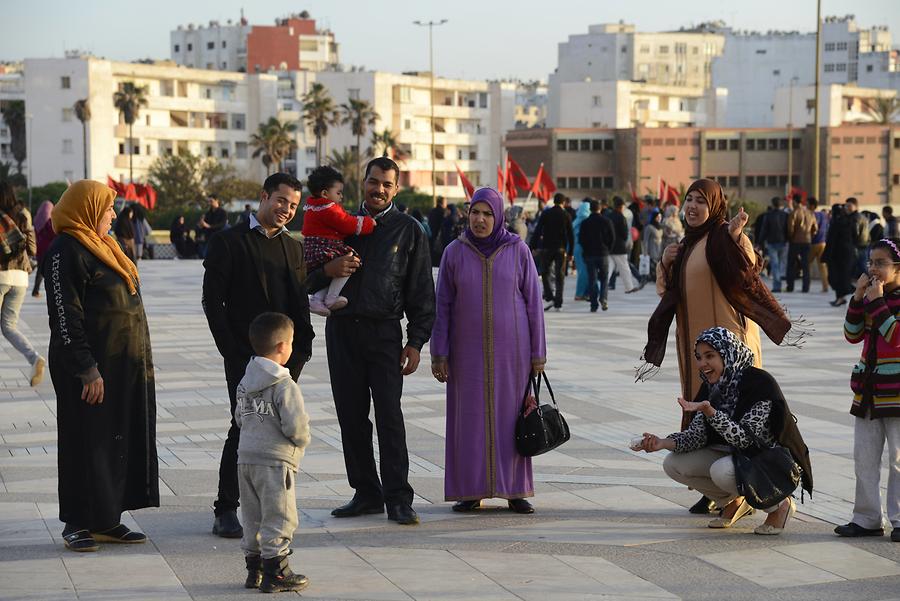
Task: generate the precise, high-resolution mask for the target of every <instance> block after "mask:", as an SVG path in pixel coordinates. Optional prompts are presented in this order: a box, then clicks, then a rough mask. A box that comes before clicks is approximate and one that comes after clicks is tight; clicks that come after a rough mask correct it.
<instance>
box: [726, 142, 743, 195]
mask: <svg viewBox="0 0 900 601" xmlns="http://www.w3.org/2000/svg"><path fill="white" fill-rule="evenodd" d="M740 144H741V141H740V140H728V150H738V149H739V146H740ZM735 186H737V184H735Z"/></svg>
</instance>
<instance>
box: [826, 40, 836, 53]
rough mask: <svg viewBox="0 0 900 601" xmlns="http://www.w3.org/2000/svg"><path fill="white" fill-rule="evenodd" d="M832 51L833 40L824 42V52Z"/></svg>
mask: <svg viewBox="0 0 900 601" xmlns="http://www.w3.org/2000/svg"><path fill="white" fill-rule="evenodd" d="M833 51H834V42H825V52H833Z"/></svg>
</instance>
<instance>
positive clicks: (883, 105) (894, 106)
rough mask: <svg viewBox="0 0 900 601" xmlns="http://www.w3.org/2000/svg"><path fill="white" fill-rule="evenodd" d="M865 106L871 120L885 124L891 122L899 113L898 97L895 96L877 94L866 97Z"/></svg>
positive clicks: (899, 100)
mask: <svg viewBox="0 0 900 601" xmlns="http://www.w3.org/2000/svg"><path fill="white" fill-rule="evenodd" d="M865 108H866V112H867V113H868V114H869V117H870V118H871V119H872V121H874V122H875V123H881V124H883V125H887V124H889V123H893V122H894V121H895V120H896V119H897V116H898V115H900V99H898V98H897V97H896V96H881V95H878V96H876V97H875V98H869V99H867V100H866V102H865Z"/></svg>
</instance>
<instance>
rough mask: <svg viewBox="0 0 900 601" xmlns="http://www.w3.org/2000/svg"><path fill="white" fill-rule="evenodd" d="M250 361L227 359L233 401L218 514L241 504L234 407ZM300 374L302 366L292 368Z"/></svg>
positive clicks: (238, 436)
mask: <svg viewBox="0 0 900 601" xmlns="http://www.w3.org/2000/svg"><path fill="white" fill-rule="evenodd" d="M249 362H250V357H249V356H248V357H241V358H237V359H226V360H225V385H226V387H227V388H228V400H229V401H230V403H231V426H230V427H229V428H228V436H227V437H226V438H225V446H223V447H222V458H221V459H220V460H219V492H218V494H217V495H216V501H215V503H213V509H214V511H215V514H216V515H221V514H222V513H223V512H225V511H234V510H236V509H237V508H238V506H239V505H240V502H239V499H240V496H241V495H240V490H239V489H238V475H237V458H238V444H239V443H240V440H241V429H240V428H238V426H237V423H235V421H234V408H235V407H236V406H237V387H238V384H240V383H241V379H242V378H243V377H244V372H245V371H246V370H247V363H249ZM299 376H300V368H294V369H291V377H292V378H294V379H295V380H296V379H297V378H298V377H299Z"/></svg>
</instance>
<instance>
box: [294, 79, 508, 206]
mask: <svg viewBox="0 0 900 601" xmlns="http://www.w3.org/2000/svg"><path fill="white" fill-rule="evenodd" d="M314 81H317V82H319V83H321V84H323V85H324V86H325V87H326V88H327V89H328V91H329V93H330V94H331V96H332V98H333V99H334V102H335V105H336V106H340V105H341V104H344V103H347V102H349V100H350V99H351V98H354V99H362V100H366V101H368V102H369V104H370V105H371V106H372V107H373V108H374V110H375V112H377V113H378V116H379V119H378V120H377V122H376V123H375V126H374V127H370V128H368V132H367V134H366V136H365V137H363V138H362V139H361V140H360V146H361V147H362V156H363V157H364V158H363V163H364V162H365V156H366V152H367V150H368V149H369V148H370V146H371V137H372V131H373V130H374V131H378V132H382V131H384V130H385V129H389V130H391V131H392V132H393V133H394V135H395V136H396V138H397V141H398V144H399V146H400V148H401V149H402V150H403V151H404V152H405V153H406V154H407V158H406V159H404V160H403V161H402V162H401V163H400V167H401V169H402V174H401V184H402V185H403V186H405V187H407V186H414V187H415V188H417V189H418V190H419V191H421V192H423V193H425V194H431V192H432V185H431V172H432V163H431V128H430V123H431V102H430V94H429V77H428V75H427V74H402V75H401V74H395V73H386V72H381V71H355V72H353V71H351V72H333V71H323V72H319V73H305V72H299V73H290V74H283V79H282V83H281V85H282V88H281V94H280V98H279V108H280V109H281V111H282V112H281V115H282V116H283V118H285V119H288V118H290V119H294V120H299V119H300V118H301V115H302V103H301V102H300V100H299V99H300V98H301V97H302V96H303V94H304V93H305V92H306V90H307V89H308V88H309V86H310V85H311V84H312V83H313V82H314ZM515 91H516V85H515V84H514V83H499V82H482V81H465V80H454V79H444V78H441V77H437V78H435V80H434V117H435V121H434V126H435V134H434V149H435V173H436V178H435V179H436V190H435V191H436V193H437V194H439V195H443V196H445V197H447V198H450V199H461V198H462V197H463V191H462V187H461V186H460V185H459V182H458V178H457V174H456V166H457V165H459V168H460V169H461V170H462V171H463V172H464V173H465V174H466V176H467V177H468V178H469V179H470V180H471V181H472V183H473V184H474V185H476V186H478V185H487V184H491V185H493V184H495V182H496V170H497V165H498V163H500V162H501V161H502V156H503V155H502V144H503V137H504V134H505V132H507V131H508V130H510V129H513V127H514V124H515ZM288 109H291V112H288ZM301 129H304V130H305V131H301V132H298V137H297V140H298V146H299V148H298V151H297V163H296V170H297V174H298V176H299V177H301V178H302V177H304V176H305V175H306V174H307V173H309V172H310V171H311V170H312V169H313V168H314V167H315V166H316V164H315V161H316V156H315V147H314V146H315V138H314V137H313V135H312V132H311V131H310V130H309V129H308V128H305V127H303V128H301ZM355 146H356V137H355V136H354V135H353V134H352V133H351V131H350V126H349V125H337V126H332V127H331V128H330V129H329V132H328V137H327V139H326V140H325V145H324V149H325V154H326V156H327V155H330V154H331V153H332V152H333V151H335V150H342V149H344V148H349V149H353V148H354V147H355ZM344 175H345V176H347V174H344Z"/></svg>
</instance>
